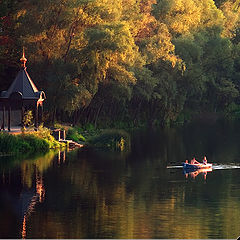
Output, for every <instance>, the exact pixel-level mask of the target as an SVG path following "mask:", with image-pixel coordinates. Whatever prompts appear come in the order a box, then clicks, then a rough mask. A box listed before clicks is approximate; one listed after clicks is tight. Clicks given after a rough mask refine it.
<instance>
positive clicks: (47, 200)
mask: <svg viewBox="0 0 240 240" xmlns="http://www.w3.org/2000/svg"><path fill="white" fill-rule="evenodd" d="M222 124H223V123H219V124H218V125H214V126H200V125H197V126H193V125H192V126H189V127H187V128H176V129H168V130H164V131H163V130H152V131H137V132H134V133H133V134H132V138H131V139H132V141H131V151H129V152H106V151H105V152H104V151H92V150H88V149H85V150H79V151H73V152H70V153H65V152H60V153H58V154H56V155H54V154H52V155H46V156H43V157H41V158H37V159H31V160H26V161H22V162H20V163H19V164H16V165H14V166H11V167H8V168H7V167H6V166H5V167H1V168H0V173H1V177H0V190H1V195H0V216H1V217H0V236H1V237H2V238H21V237H23V238H78V239H80V238H119V239H120V238H125V239H126V238H127V239H132V238H139V239H140V238H148V239H151V238H194V239H199V238H205V239H206V238H237V236H238V235H239V232H240V226H239V222H240V197H239V196H240V188H239V186H240V179H239V169H238V168H235V169H233V168H231V169H230V166H238V165H239V164H240V157H239V156H240V149H239V143H238V141H237V139H238V136H239V133H240V131H239V130H240V128H237V127H236V126H235V127H227V126H225V127H223V125H222ZM204 155H207V158H208V160H209V162H212V163H214V166H213V171H211V172H208V173H207V177H206V178H204V175H203V174H202V173H200V172H199V173H198V175H197V176H195V177H192V176H191V175H188V178H186V177H185V176H184V174H183V171H182V168H177V167H175V168H167V167H168V166H173V165H174V166H180V164H181V163H182V162H183V161H184V160H185V159H186V158H188V159H190V158H192V157H193V156H195V157H196V158H197V159H201V158H202V157H203V156H204ZM201 176H202V177H201Z"/></svg>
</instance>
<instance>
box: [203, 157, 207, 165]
mask: <svg viewBox="0 0 240 240" xmlns="http://www.w3.org/2000/svg"><path fill="white" fill-rule="evenodd" d="M203 164H207V158H206V156H204V158H203Z"/></svg>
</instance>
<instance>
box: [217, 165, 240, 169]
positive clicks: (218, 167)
mask: <svg viewBox="0 0 240 240" xmlns="http://www.w3.org/2000/svg"><path fill="white" fill-rule="evenodd" d="M238 168H240V165H236V164H213V166H212V169H213V170H224V169H238Z"/></svg>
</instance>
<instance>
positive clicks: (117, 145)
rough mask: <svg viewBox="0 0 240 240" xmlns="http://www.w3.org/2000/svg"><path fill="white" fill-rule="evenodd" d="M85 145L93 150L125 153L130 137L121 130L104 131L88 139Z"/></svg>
mask: <svg viewBox="0 0 240 240" xmlns="http://www.w3.org/2000/svg"><path fill="white" fill-rule="evenodd" d="M87 144H88V145H89V146H94V147H95V148H101V149H110V150H113V151H125V150H127V149H129V147H130V136H129V134H128V133H127V132H125V131H123V130H117V129H112V130H104V131H102V132H101V133H100V134H99V135H97V136H94V137H92V138H90V139H89V140H88V141H87Z"/></svg>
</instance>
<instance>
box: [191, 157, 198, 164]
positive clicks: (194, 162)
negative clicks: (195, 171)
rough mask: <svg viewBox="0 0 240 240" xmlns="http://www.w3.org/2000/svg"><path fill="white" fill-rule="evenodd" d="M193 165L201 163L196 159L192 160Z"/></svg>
mask: <svg viewBox="0 0 240 240" xmlns="http://www.w3.org/2000/svg"><path fill="white" fill-rule="evenodd" d="M191 164H199V162H198V161H197V160H196V159H195V158H193V159H192V160H191Z"/></svg>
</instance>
